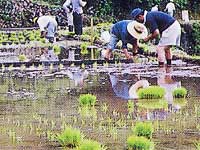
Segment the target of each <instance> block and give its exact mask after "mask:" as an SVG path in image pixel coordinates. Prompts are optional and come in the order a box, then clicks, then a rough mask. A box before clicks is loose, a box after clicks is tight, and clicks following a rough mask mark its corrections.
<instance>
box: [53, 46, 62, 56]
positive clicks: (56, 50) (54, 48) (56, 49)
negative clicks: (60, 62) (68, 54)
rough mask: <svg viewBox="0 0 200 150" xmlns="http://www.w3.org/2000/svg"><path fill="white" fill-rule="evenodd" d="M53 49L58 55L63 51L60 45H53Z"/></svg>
mask: <svg viewBox="0 0 200 150" xmlns="http://www.w3.org/2000/svg"><path fill="white" fill-rule="evenodd" d="M53 51H54V53H55V54H56V55H59V54H60V53H61V48H60V46H59V45H54V46H53Z"/></svg>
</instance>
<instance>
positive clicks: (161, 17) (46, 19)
mask: <svg viewBox="0 0 200 150" xmlns="http://www.w3.org/2000/svg"><path fill="white" fill-rule="evenodd" d="M85 5H86V2H84V1H82V0H67V1H66V2H65V3H64V5H63V7H64V8H65V10H66V12H68V15H70V16H71V18H73V19H71V20H70V19H69V22H68V25H69V30H70V31H72V30H73V26H74V28H75V34H77V35H81V34H82V25H83V24H82V12H83V10H82V7H83V6H85ZM70 13H71V14H70ZM70 16H69V18H70ZM131 17H132V20H122V21H119V22H117V23H115V24H114V25H113V26H112V28H111V38H110V41H109V44H108V47H107V50H106V52H105V57H104V58H105V59H106V60H109V59H111V57H112V51H113V50H114V49H115V47H116V44H117V42H118V41H119V40H121V41H122V50H123V52H124V54H125V57H126V58H127V59H131V58H132V56H131V54H130V53H129V52H128V48H127V44H128V43H130V44H132V46H133V49H132V52H133V55H135V54H137V52H138V43H139V41H141V40H142V42H144V43H145V42H148V41H150V40H153V39H155V38H158V37H159V39H160V40H159V43H158V45H157V54H158V63H159V65H160V66H163V65H164V64H165V61H166V63H167V65H171V61H172V54H171V46H173V45H176V46H179V45H180V37H181V27H180V24H179V22H178V21H177V20H176V19H175V18H174V17H172V16H171V15H170V14H167V13H164V12H161V11H149V12H148V11H146V10H143V9H141V8H136V9H133V11H132V12H131ZM37 23H38V24H39V27H40V30H41V36H42V37H46V38H47V39H48V40H49V41H50V42H53V41H54V36H55V33H56V30H57V22H56V20H55V17H53V16H51V15H48V16H41V17H40V18H39V19H38V20H37ZM45 28H46V29H45ZM147 28H148V29H149V34H148V30H147Z"/></svg>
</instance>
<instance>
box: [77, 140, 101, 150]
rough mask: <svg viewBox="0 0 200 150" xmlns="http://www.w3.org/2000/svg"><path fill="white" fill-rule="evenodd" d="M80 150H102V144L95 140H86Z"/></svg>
mask: <svg viewBox="0 0 200 150" xmlns="http://www.w3.org/2000/svg"><path fill="white" fill-rule="evenodd" d="M78 150H101V144H100V143H98V142H96V141H93V140H84V141H83V142H82V143H81V145H80V147H79V148H78Z"/></svg>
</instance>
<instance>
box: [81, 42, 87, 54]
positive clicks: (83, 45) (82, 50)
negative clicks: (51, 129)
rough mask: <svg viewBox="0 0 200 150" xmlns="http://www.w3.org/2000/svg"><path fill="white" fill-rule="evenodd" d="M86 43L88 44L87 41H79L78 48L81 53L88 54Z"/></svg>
mask: <svg viewBox="0 0 200 150" xmlns="http://www.w3.org/2000/svg"><path fill="white" fill-rule="evenodd" d="M88 45H89V44H88V43H87V42H84V43H81V45H80V48H81V54H82V55H86V54H88V50H87V47H88Z"/></svg>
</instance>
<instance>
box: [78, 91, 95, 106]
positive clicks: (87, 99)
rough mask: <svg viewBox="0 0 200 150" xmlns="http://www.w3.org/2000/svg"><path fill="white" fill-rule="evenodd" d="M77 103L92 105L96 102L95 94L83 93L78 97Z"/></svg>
mask: <svg viewBox="0 0 200 150" xmlns="http://www.w3.org/2000/svg"><path fill="white" fill-rule="evenodd" d="M79 103H80V104H81V105H82V106H94V105H95V103H96V96H94V95H92V94H83V95H80V97H79Z"/></svg>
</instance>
